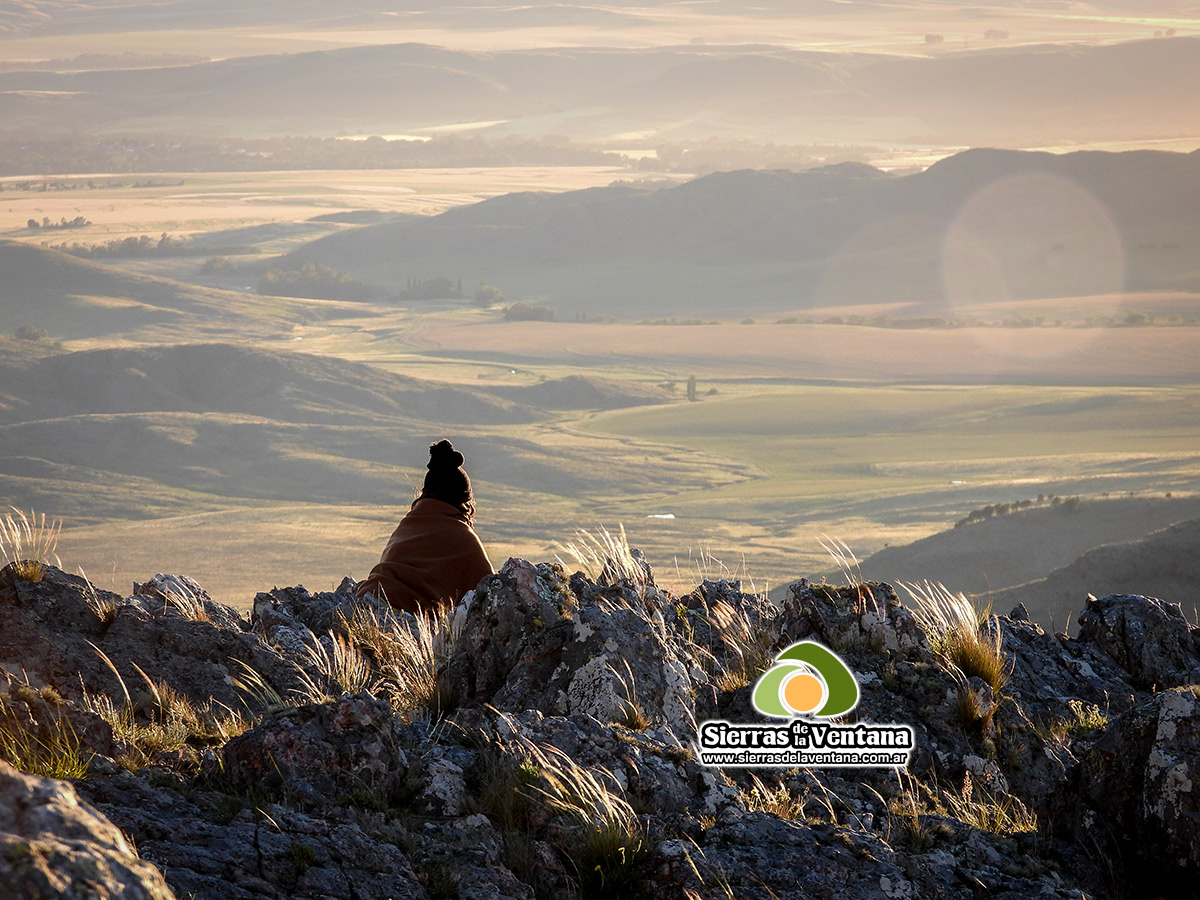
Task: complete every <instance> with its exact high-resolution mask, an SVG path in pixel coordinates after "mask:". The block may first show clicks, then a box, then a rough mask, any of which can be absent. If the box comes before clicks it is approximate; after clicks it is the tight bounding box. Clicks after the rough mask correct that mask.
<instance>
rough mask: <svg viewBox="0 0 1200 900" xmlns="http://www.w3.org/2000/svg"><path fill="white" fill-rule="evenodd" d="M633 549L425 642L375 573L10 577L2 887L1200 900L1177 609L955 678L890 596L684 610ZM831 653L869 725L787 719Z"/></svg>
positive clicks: (550, 896) (508, 598)
mask: <svg viewBox="0 0 1200 900" xmlns="http://www.w3.org/2000/svg"><path fill="white" fill-rule="evenodd" d="M623 549H624V550H625V553H624V557H625V562H624V565H625V566H626V567H628V568H625V569H624V570H623V571H622V572H621V573H620V577H618V578H612V577H610V572H611V570H610V569H609V568H604V574H599V573H597V572H596V571H595V569H597V568H600V567H599V566H596V567H591V568H592V569H593V571H576V572H574V573H573V574H571V575H570V577H569V578H568V577H567V572H566V571H564V570H563V568H562V567H560V566H558V565H554V564H550V563H542V562H539V563H534V562H531V561H528V560H526V559H522V558H516V559H510V560H508V561H507V562H506V563H504V564H503V565H502V566H500V567H499V571H498V572H496V573H495V574H489V575H487V576H485V577H484V578H483V579H481V580H480V581H479V582H478V584H477V585H476V587H475V589H474V590H472V591H469V592H468V593H467V595H466V596H465V597H464V598H463V600H462V602H461V603H459V604H457V606H456V607H455V608H454V610H453V614H452V615H450V614H449V613H445V614H438V615H432V616H429V617H424V616H423V617H420V618H417V619H415V620H414V619H413V617H411V616H409V615H408V614H397V613H396V612H395V611H393V610H391V609H390V608H388V607H387V606H386V604H383V603H381V602H380V601H377V600H375V598H374V597H373V596H369V595H368V596H367V597H366V598H359V597H357V596H356V595H355V592H354V587H355V582H354V581H353V579H350V578H347V579H344V580H343V581H342V582H341V584H340V585H338V586H336V587H335V588H334V589H332V590H329V591H318V592H310V591H309V590H306V589H305V588H304V587H302V586H287V587H282V588H280V587H275V588H273V589H270V590H262V591H260V592H259V593H257V595H256V597H255V600H254V604H253V608H252V609H251V610H249V611H248V614H247V615H243V614H241V613H239V612H237V611H236V610H233V609H231V608H229V607H226V606H223V605H221V604H220V603H217V602H214V601H213V600H212V599H211V598H210V597H209V596H208V594H207V592H206V591H205V589H204V587H203V586H202V585H201V584H199V583H197V582H196V581H194V580H191V579H188V578H181V577H179V576H176V575H166V574H159V575H154V576H153V577H150V578H147V579H145V581H143V582H139V583H138V584H137V585H135V586H134V587H133V589H132V592H131V593H125V592H122V593H115V592H110V591H106V590H104V589H103V588H102V587H99V586H98V585H95V584H94V583H90V582H88V581H87V580H86V579H85V578H83V577H80V576H75V575H69V574H66V573H65V572H63V571H61V570H60V569H59V568H57V567H54V566H48V567H46V569H45V570H44V572H43V573H41V575H40V576H39V580H37V581H32V580H29V579H28V578H27V577H26V574H25V573H23V572H22V570H21V569H20V568H19V567H18V566H16V565H15V564H14V565H10V566H5V567H3V568H2V569H0V615H2V616H3V619H4V622H5V627H4V629H2V630H0V710H2V711H3V713H4V715H5V718H6V723H5V724H6V730H5V734H6V735H9V740H8V742H7V743H5V744H4V745H3V747H2V748H0V798H2V799H3V802H2V803H0V848H3V852H4V854H5V857H6V859H8V862H7V863H6V864H5V865H2V866H0V895H3V896H5V897H27V896H35V894H34V892H33V891H32V890H29V887H30V886H31V885H34V886H36V888H37V891H36V896H37V897H39V898H41V900H76V898H78V896H79V892H78V887H79V885H80V884H82V883H86V884H87V885H88V888H89V890H91V891H92V892H93V894H94V895H96V896H107V897H120V896H126V897H140V898H147V900H169V898H172V897H194V898H196V900H277V898H279V897H281V896H286V897H288V898H290V900H327V898H329V897H331V896H339V897H341V896H345V897H353V898H356V900H397V898H401V897H403V898H410V900H433V898H446V897H460V898H464V900H465V898H483V897H488V898H495V900H557V898H563V897H579V898H581V900H616V898H644V900H677V898H681V897H687V898H705V900H707V898H713V900H718V898H730V897H736V898H739V900H813V898H814V897H818V896H820V897H827V896H836V897H838V898H839V900H883V898H896V897H921V898H924V897H930V898H935V897H936V898H939V900H978V898H980V897H997V898H1032V897H1038V898H1041V900H1080V898H1082V897H1091V896H1106V894H1104V893H1102V892H1104V891H1110V892H1111V895H1112V896H1121V897H1127V898H1130V900H1152V898H1157V897H1172V898H1174V897H1185V896H1189V895H1190V887H1191V885H1192V883H1193V882H1194V872H1195V865H1194V861H1195V860H1196V859H1198V858H1200V836H1198V835H1197V833H1196V830H1195V828H1193V827H1192V822H1193V820H1194V818H1195V815H1196V811H1197V803H1196V798H1195V797H1194V792H1193V791H1190V790H1188V789H1186V787H1181V785H1184V786H1186V785H1187V784H1188V783H1189V782H1188V781H1187V780H1186V779H1187V777H1188V776H1187V773H1188V772H1192V771H1195V768H1196V766H1197V765H1200V746H1198V744H1197V726H1198V725H1200V697H1198V696H1197V688H1196V685H1197V682H1198V680H1200V645H1198V641H1197V638H1198V636H1200V633H1198V632H1196V631H1193V630H1192V629H1191V628H1190V627H1189V625H1188V624H1187V623H1186V622H1185V621H1183V619H1182V618H1181V617H1180V616H1179V614H1178V609H1177V608H1175V607H1171V606H1169V605H1167V604H1164V603H1162V602H1161V601H1158V600H1153V599H1148V598H1145V597H1140V596H1135V597H1120V596H1110V597H1105V598H1101V599H1100V600H1098V601H1095V602H1092V603H1089V605H1088V608H1087V610H1086V612H1085V613H1084V614H1083V617H1082V618H1083V628H1082V629H1081V632H1080V634H1079V636H1078V638H1066V637H1059V636H1055V635H1051V634H1047V633H1045V632H1043V630H1042V629H1040V628H1038V627H1036V626H1034V625H1032V624H1031V623H1029V622H1028V621H1024V620H1021V619H1019V618H1018V619H1010V618H1009V617H1007V616H1005V617H1001V618H1000V619H998V621H997V623H996V626H995V627H996V628H997V629H998V633H999V635H1001V636H1002V640H1003V650H1001V651H995V650H989V649H988V648H987V646H986V645H975V644H968V645H967V646H968V647H969V648H972V649H971V654H970V656H969V657H965V656H963V657H959V658H957V659H955V658H954V657H952V656H951V655H950V654H951V652H952V651H951V650H950V649H949V648H947V636H946V635H941V636H939V635H938V634H937V632H936V631H934V630H933V629H932V628H931V627H928V626H925V625H923V624H922V620H921V618H920V615H919V614H920V613H921V612H922V610H921V609H920V608H917V607H910V606H906V605H905V604H904V603H903V602H902V601H901V600H900V599H899V598H898V597H897V596H896V594H895V593H894V592H893V591H892V590H891V589H890V588H889V587H888V586H886V585H878V586H871V587H870V588H866V589H864V588H862V587H861V586H859V587H834V586H831V585H820V586H810V585H809V584H808V583H807V582H797V583H795V584H793V585H792V586H791V588H790V590H789V595H788V598H787V601H786V603H784V604H783V605H782V606H779V607H776V606H773V605H771V604H767V603H764V602H763V598H762V597H760V596H756V595H752V594H746V593H743V592H742V590H741V589H740V587H739V585H738V584H737V583H731V582H729V581H727V580H724V579H717V580H705V581H704V582H703V583H702V584H697V585H695V587H685V588H683V592H681V593H680V594H673V593H672V592H669V591H667V590H664V589H663V588H661V587H659V586H658V585H657V584H656V583H655V581H654V579H653V577H652V575H651V573H650V571H649V569H638V568H635V567H633V566H632V559H631V557H630V554H629V549H628V548H623ZM585 568H587V567H585ZM567 571H570V570H569V569H568V570H567ZM634 573H636V574H634ZM253 581H255V582H256V583H261V582H260V581H259V578H258V576H255V578H254V579H253ZM268 583H269V582H268ZM264 586H265V585H264ZM451 620H452V621H453V632H451ZM451 633H453V640H450V639H448V637H449V635H450V634H451ZM318 636H321V637H324V638H326V639H327V640H328V641H329V642H330V645H331V646H332V647H335V648H337V651H336V652H337V657H336V659H337V660H339V661H351V660H352V661H353V663H354V664H353V665H352V666H351V665H335V664H333V663H332V662H331V657H332V652H331V651H329V650H322V649H317V648H321V647H323V646H325V645H323V644H322V643H321V641H320V639H319V637H318ZM748 636H752V640H753V641H754V646H755V647H757V648H758V649H757V651H756V654H757V659H758V660H759V661H756V662H750V661H749V660H748V659H747V656H748V654H747V652H746V651H747V648H748V646H749V644H748V640H749V639H750V638H748ZM939 637H940V639H939ZM963 640H964V639H963V638H961V637H958V638H954V639H953V641H954V642H955V643H952V644H951V645H950V647H954V646H961V644H959V643H958V642H961V641H963ZM830 647H836V648H837V651H836V655H835V654H834V653H831V652H830V650H829V649H827V648H830ZM796 656H800V658H801V659H804V660H805V661H806V662H807V661H808V660H815V662H814V663H813V665H812V667H811V668H809V667H808V666H806V667H805V668H804V669H803V672H804V674H805V676H806V677H807V678H812V679H814V680H817V681H818V684H819V686H820V687H821V689H822V693H823V694H824V695H826V696H830V697H833V696H834V694H833V691H834V687H835V686H836V688H837V689H838V690H839V692H840V694H839V698H838V702H841V703H846V702H848V703H850V705H851V706H852V707H853V721H850V722H845V721H842V720H840V717H834V716H833V715H832V714H831V713H830V711H829V708H828V705H826V706H824V707H822V708H820V709H819V710H817V711H816V712H815V713H807V714H805V715H803V716H795V715H792V716H787V715H786V713H787V711H788V710H789V709H791V708H794V707H795V706H796V705H798V704H797V703H796V701H795V700H793V699H792V696H793V695H792V694H790V693H785V690H786V689H778V691H777V692H778V693H779V694H781V695H783V697H784V698H786V706H780V707H779V711H778V712H767V711H766V710H764V709H763V707H764V706H766V705H767V702H769V695H768V694H767V690H768V689H769V688H770V686H771V685H772V683H773V682H772V679H782V678H789V677H792V673H790V672H789V671H788V668H789V666H790V665H792V663H791V660H792V659H794V658H795V657H796ZM968 659H969V661H968ZM960 663H961V665H960ZM964 669H966V670H967V672H968V673H969V674H970V676H971V680H970V682H968V681H967V678H966V677H965V676H964V671H963V670H964ZM149 673H153V675H150V674H149ZM767 673H773V674H767ZM810 673H811V674H810ZM760 676H761V678H760ZM835 679H837V680H836V681H835ZM143 683H144V684H146V685H147V687H148V690H143V689H142V688H141V687H140V686H141V685H142V684H143ZM752 684H753V685H754V686H753V688H752ZM785 684H786V682H785ZM826 685H829V687H826ZM134 691H137V692H138V693H134ZM139 695H144V696H145V700H144V701H143V700H142V699H141V697H140V696H139ZM134 698H138V699H134ZM847 698H848V699H847ZM972 698H974V699H972ZM775 703H776V704H780V703H781V700H778V699H777V700H776V701H775ZM767 709H770V707H767ZM998 748H1002V751H1001V752H997V749H998ZM1164 760H1165V761H1167V762H1164ZM846 763H849V764H846ZM1097 822H1104V823H1106V824H1105V826H1104V827H1097V824H1096V823H1097ZM135 847H136V851H135V850H134V848H135ZM798 872H802V873H803V874H802V877H798V874H797V873H798ZM618 886H619V887H618Z"/></svg>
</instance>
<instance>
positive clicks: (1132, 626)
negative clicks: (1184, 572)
mask: <svg viewBox="0 0 1200 900" xmlns="http://www.w3.org/2000/svg"><path fill="white" fill-rule="evenodd" d="M1079 640H1081V641H1084V642H1086V643H1091V644H1095V645H1096V646H1097V647H1099V648H1100V649H1102V650H1104V652H1105V653H1107V654H1108V655H1109V656H1111V657H1112V658H1113V659H1115V660H1116V661H1117V663H1118V665H1120V666H1121V667H1122V668H1123V669H1125V671H1127V672H1128V673H1129V674H1130V675H1131V676H1132V679H1133V683H1134V684H1135V685H1136V686H1137V687H1138V688H1140V689H1141V690H1149V689H1151V688H1152V687H1154V686H1155V685H1157V686H1158V688H1160V689H1161V688H1168V687H1179V686H1180V685H1185V684H1200V632H1198V631H1197V630H1196V629H1193V628H1192V627H1191V626H1190V625H1188V623H1187V620H1186V619H1185V618H1184V617H1183V611H1182V610H1181V609H1180V608H1179V604H1177V603H1164V602H1163V601H1162V600H1157V599H1154V598H1153V597H1139V596H1133V595H1130V594H1113V595H1110V596H1108V597H1102V598H1101V599H1099V600H1097V599H1095V598H1094V597H1089V598H1088V602H1087V607H1086V608H1085V609H1084V610H1083V612H1082V613H1080V615H1079Z"/></svg>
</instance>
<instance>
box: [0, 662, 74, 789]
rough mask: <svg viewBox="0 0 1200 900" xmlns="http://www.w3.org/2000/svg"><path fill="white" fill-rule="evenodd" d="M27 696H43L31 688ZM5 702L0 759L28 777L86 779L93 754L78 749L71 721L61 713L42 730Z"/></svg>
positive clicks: (0, 713) (0, 704)
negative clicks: (24, 719) (29, 694)
mask: <svg viewBox="0 0 1200 900" xmlns="http://www.w3.org/2000/svg"><path fill="white" fill-rule="evenodd" d="M22 687H28V686H27V685H22ZM29 693H32V694H34V695H36V696H43V695H42V694H38V692H35V691H33V689H32V688H29ZM6 700H7V698H3V697H0V759H3V760H6V761H7V762H8V763H10V764H11V765H12V766H13V767H14V768H17V769H20V770H21V771H22V772H25V773H27V774H29V775H39V776H42V777H44V778H86V777H87V774H88V764H89V763H90V762H91V759H92V755H93V754H91V753H88V752H86V751H85V750H84V749H83V748H82V746H81V745H80V742H79V736H78V735H77V734H76V733H75V728H74V726H73V725H72V724H71V721H70V719H68V718H66V716H63V715H61V713H60V714H58V715H54V716H51V717H49V718H48V719H47V721H46V722H45V723H44V725H43V726H42V727H41V728H37V726H36V724H35V723H34V722H32V721H22V718H21V717H20V716H18V714H17V712H16V711H15V710H14V709H13V708H12V707H11V706H10V705H9V704H8V702H6ZM31 726H33V727H32V728H31ZM36 732H41V733H42V734H41V735H39V734H38V733H36Z"/></svg>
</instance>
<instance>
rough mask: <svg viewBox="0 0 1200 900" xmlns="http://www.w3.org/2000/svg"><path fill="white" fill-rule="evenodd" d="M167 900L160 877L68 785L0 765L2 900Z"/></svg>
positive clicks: (0, 875)
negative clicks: (97, 899) (96, 899)
mask: <svg viewBox="0 0 1200 900" xmlns="http://www.w3.org/2000/svg"><path fill="white" fill-rule="evenodd" d="M82 892H86V896H91V897H105V898H113V900H168V898H173V897H174V896H175V895H174V894H173V893H172V892H171V889H170V888H169V887H168V886H167V883H166V881H164V880H163V877H162V875H161V874H159V871H158V870H157V869H156V868H155V867H154V866H153V865H151V864H150V863H148V862H145V861H143V860H141V859H138V857H137V854H135V853H134V852H133V850H132V849H131V848H130V846H129V844H128V842H127V841H126V840H125V838H124V837H123V836H122V834H121V832H120V831H118V830H117V828H116V826H114V825H113V824H112V823H111V822H110V821H108V819H106V818H105V817H104V816H103V815H101V814H100V813H99V812H97V811H96V810H95V809H94V808H93V807H92V806H90V805H89V804H87V803H83V802H81V801H80V799H79V797H78V795H77V794H76V793H75V790H74V788H72V787H71V785H69V784H67V783H66V782H63V781H55V780H54V779H51V778H36V777H34V776H31V775H24V774H22V773H20V772H18V771H16V770H15V769H13V768H12V767H11V766H10V765H8V763H6V762H2V761H0V896H4V897H13V898H18V897H38V898H47V900H50V898H55V897H61V898H63V900H68V898H70V900H74V898H77V897H80V896H83V895H84V894H83V893H82Z"/></svg>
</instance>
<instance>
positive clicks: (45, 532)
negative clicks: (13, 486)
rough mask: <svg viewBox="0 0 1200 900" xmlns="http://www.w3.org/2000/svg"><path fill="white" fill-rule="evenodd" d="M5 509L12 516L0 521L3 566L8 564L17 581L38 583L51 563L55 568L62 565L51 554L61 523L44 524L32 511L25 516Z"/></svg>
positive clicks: (42, 516)
mask: <svg viewBox="0 0 1200 900" xmlns="http://www.w3.org/2000/svg"><path fill="white" fill-rule="evenodd" d="M9 509H11V510H12V513H10V514H8V515H6V516H4V517H3V518H0V551H2V552H3V553H4V556H5V559H6V560H7V562H10V563H12V565H13V574H14V575H15V576H16V577H17V578H20V579H23V580H24V581H41V580H42V575H44V574H45V572H46V566H47V564H49V563H50V562H51V560H53V562H54V564H55V565H62V563H61V562H60V561H59V559H58V556H56V555H55V553H54V550H55V548H57V547H58V536H59V534H60V533H61V532H62V522H61V521H59V520H57V519H50V520H49V521H47V519H46V514H45V513H42V514H41V515H38V514H37V513H35V512H34V511H33V510H32V509H31V510H30V511H29V514H28V515H26V514H25V513H24V512H22V511H21V510H19V509H17V508H16V507H15V506H10V507H9Z"/></svg>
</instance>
